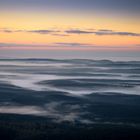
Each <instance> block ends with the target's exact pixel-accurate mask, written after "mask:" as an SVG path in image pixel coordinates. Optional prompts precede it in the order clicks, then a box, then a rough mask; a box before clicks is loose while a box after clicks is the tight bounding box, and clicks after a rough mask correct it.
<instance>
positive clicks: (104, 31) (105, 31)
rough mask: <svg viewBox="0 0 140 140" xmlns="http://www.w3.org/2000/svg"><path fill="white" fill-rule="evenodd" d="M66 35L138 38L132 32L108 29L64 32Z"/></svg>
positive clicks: (137, 34) (136, 34)
mask: <svg viewBox="0 0 140 140" xmlns="http://www.w3.org/2000/svg"><path fill="white" fill-rule="evenodd" d="M65 32H66V33H67V34H94V35H99V36H101V35H119V36H140V34H139V33H134V32H118V31H113V30H110V29H100V30H95V31H93V30H77V29H76V30H74V29H71V30H66V31H65Z"/></svg>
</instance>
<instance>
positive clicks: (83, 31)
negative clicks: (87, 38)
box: [65, 29, 94, 34]
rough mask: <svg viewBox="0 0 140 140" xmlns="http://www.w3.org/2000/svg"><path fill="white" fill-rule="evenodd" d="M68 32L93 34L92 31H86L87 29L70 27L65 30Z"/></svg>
mask: <svg viewBox="0 0 140 140" xmlns="http://www.w3.org/2000/svg"><path fill="white" fill-rule="evenodd" d="M65 32H66V33H68V34H93V33H94V32H93V31H87V30H78V29H72V30H66V31H65Z"/></svg>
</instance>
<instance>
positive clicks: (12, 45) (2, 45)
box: [0, 42, 49, 47]
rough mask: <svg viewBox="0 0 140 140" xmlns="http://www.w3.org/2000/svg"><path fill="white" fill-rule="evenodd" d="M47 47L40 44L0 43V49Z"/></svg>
mask: <svg viewBox="0 0 140 140" xmlns="http://www.w3.org/2000/svg"><path fill="white" fill-rule="evenodd" d="M48 46H49V45H47V44H46V45H41V44H17V43H2V42H0V47H48Z"/></svg>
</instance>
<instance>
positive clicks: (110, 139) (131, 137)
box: [0, 114, 140, 140]
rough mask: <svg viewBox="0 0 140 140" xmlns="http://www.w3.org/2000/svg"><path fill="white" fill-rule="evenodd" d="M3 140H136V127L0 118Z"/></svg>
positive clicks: (139, 134) (139, 133)
mask: <svg viewBox="0 0 140 140" xmlns="http://www.w3.org/2000/svg"><path fill="white" fill-rule="evenodd" d="M0 139H3V140H58V139H59V140H71V139H73V140H106V139H107V140H124V139H127V140H139V139H140V126H129V125H119V124H118V125H115V124H114V125H113V124H102V123H95V124H92V125H82V124H79V123H74V124H73V123H69V122H65V123H64V122H63V123H61V124H58V123H53V122H51V121H50V120H49V119H44V118H40V117H32V116H25V115H23V116H20V115H10V114H7V115H6V114H3V115H0Z"/></svg>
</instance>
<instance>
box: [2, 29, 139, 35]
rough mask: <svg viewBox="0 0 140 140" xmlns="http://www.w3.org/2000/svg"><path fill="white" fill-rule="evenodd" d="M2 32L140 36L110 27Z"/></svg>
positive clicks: (3, 30)
mask: <svg viewBox="0 0 140 140" xmlns="http://www.w3.org/2000/svg"><path fill="white" fill-rule="evenodd" d="M0 32H5V33H17V32H25V33H36V34H42V35H48V34H49V35H53V36H61V37H64V36H69V35H71V34H77V35H82V34H83V35H84V34H85V35H87V34H88V35H98V36H102V35H118V36H140V33H135V32H125V31H121V32H120V31H113V30H110V29H99V30H97V29H87V30H81V29H67V30H64V31H63V30H60V29H58V30H54V29H42V30H38V29H37V30H12V29H6V28H3V29H0Z"/></svg>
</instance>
